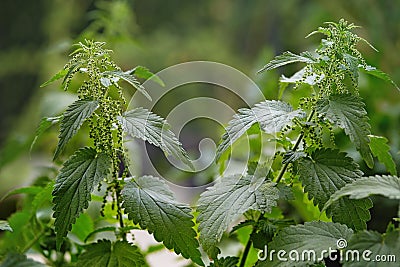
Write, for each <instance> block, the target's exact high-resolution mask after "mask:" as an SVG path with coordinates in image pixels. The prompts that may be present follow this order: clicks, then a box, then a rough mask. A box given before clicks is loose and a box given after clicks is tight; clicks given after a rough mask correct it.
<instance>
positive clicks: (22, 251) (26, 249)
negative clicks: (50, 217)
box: [21, 229, 46, 254]
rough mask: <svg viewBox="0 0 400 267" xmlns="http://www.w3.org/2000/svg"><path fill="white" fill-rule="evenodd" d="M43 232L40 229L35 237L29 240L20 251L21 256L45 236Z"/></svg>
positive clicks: (43, 230)
mask: <svg viewBox="0 0 400 267" xmlns="http://www.w3.org/2000/svg"><path fill="white" fill-rule="evenodd" d="M45 232H46V231H45V229H42V230H41V231H40V233H39V234H38V235H37V236H35V237H34V238H33V239H31V241H30V242H29V243H28V244H26V245H25V247H24V248H23V249H22V250H21V254H25V253H26V252H27V251H28V250H29V249H30V248H31V247H32V246H33V245H35V243H36V242H37V241H38V240H39V239H40V238H41V237H42V236H43V235H44V234H45Z"/></svg>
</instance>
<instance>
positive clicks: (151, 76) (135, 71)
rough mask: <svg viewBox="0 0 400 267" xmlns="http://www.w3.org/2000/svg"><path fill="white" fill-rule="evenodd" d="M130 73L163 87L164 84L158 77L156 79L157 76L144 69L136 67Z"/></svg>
mask: <svg viewBox="0 0 400 267" xmlns="http://www.w3.org/2000/svg"><path fill="white" fill-rule="evenodd" d="M131 73H132V74H134V75H135V76H136V77H138V78H142V79H145V80H153V81H155V82H156V83H158V84H159V85H161V86H165V84H164V82H163V81H162V80H161V79H160V77H158V76H157V75H155V74H154V73H152V72H151V71H149V69H148V68H146V67H143V66H137V67H136V68H134V69H133V70H132V71H131Z"/></svg>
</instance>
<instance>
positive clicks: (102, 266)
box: [75, 240, 147, 267]
mask: <svg viewBox="0 0 400 267" xmlns="http://www.w3.org/2000/svg"><path fill="white" fill-rule="evenodd" d="M146 265H147V264H146V260H145V258H144V256H143V255H142V253H141V252H140V250H139V248H138V247H137V246H134V245H131V244H129V243H128V242H127V241H117V242H115V243H111V241H109V240H101V241H99V242H97V243H94V244H91V245H89V246H87V247H86V251H85V252H83V253H82V254H81V255H80V256H79V258H78V261H77V262H76V263H75V266H94V267H114V266H132V267H142V266H146Z"/></svg>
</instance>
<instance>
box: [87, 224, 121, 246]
mask: <svg viewBox="0 0 400 267" xmlns="http://www.w3.org/2000/svg"><path fill="white" fill-rule="evenodd" d="M116 230H117V228H116V227H114V226H106V227H101V228H98V229H96V230H94V231H92V232H91V233H89V234H88V235H87V236H86V238H85V239H84V241H83V242H85V243H86V242H87V241H88V240H89V239H90V238H91V237H93V236H94V235H95V234H97V233H102V232H115V231H116Z"/></svg>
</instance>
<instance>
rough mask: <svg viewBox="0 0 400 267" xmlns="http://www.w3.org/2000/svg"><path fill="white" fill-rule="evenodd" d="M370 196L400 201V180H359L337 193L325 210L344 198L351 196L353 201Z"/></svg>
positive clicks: (377, 177) (366, 178)
mask: <svg viewBox="0 0 400 267" xmlns="http://www.w3.org/2000/svg"><path fill="white" fill-rule="evenodd" d="M370 195H382V196H385V197H387V198H390V199H400V178H398V177H396V176H387V175H383V176H378V175H377V176H370V177H363V178H361V179H358V180H356V181H354V182H353V183H351V184H347V185H346V186H344V187H343V188H341V189H340V190H339V191H337V192H335V193H334V194H333V195H332V196H331V197H330V199H329V201H327V202H326V204H325V207H324V209H326V208H327V207H328V206H330V205H332V203H334V202H335V201H337V200H339V199H340V198H342V197H344V196H349V197H350V198H352V199H362V198H366V197H368V196H370Z"/></svg>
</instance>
